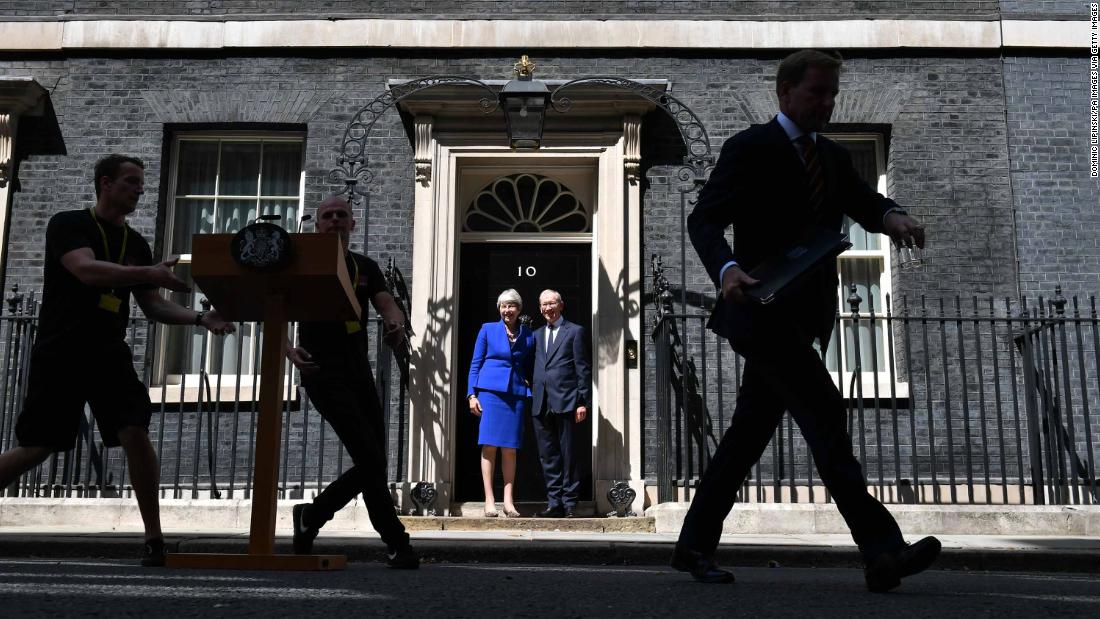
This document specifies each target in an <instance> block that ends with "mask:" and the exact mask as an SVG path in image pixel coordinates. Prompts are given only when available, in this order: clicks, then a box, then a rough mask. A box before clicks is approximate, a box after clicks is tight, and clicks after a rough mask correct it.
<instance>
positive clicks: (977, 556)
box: [0, 526, 1100, 574]
mask: <svg viewBox="0 0 1100 619" xmlns="http://www.w3.org/2000/svg"><path fill="white" fill-rule="evenodd" d="M412 536H413V544H414V546H415V547H416V548H417V550H418V551H419V552H420V553H421V554H422V556H423V557H424V559H425V561H426V562H428V563H461V564H477V563H528V564H540V565H620V566H623V565H637V566H664V565H666V564H667V561H668V558H669V556H670V555H671V552H672V546H673V544H674V543H675V541H676V539H675V536H673V535H667V534H658V533H579V532H568V531H532V530H524V531H447V530H433V531H413V532H412ZM938 537H939V538H940V539H941V541H942V542H943V543H944V552H943V555H942V557H941V559H940V561H939V563H938V564H937V567H939V568H941V569H950V570H1010V571H1011V570H1029V571H1046V572H1080V573H1092V574H1100V538H1097V537H1041V536H981V535H941V536H938ZM140 539H141V532H140V530H139V529H127V530H103V531H97V530H92V529H89V528H87V527H74V526H64V527H34V526H8V527H0V557H39V558H75V557H85V558H86V557H103V558H119V559H132V558H133V557H135V556H136V554H137V552H138V551H139V549H140ZM167 539H168V541H169V543H170V544H171V545H172V546H173V547H174V548H175V549H176V550H178V551H180V552H245V551H246V547H247V533H246V532H242V531H239V530H222V531H209V530H204V531H201V532H199V531H184V530H176V531H169V532H168V535H167ZM276 549H277V552H290V539H289V536H287V535H280V536H279V537H278V538H277V540H276ZM315 550H316V551H317V552H319V553H344V554H347V555H348V558H349V559H350V560H351V561H353V562H377V561H381V560H382V554H383V553H382V551H383V546H382V544H381V542H380V541H379V540H378V537H377V535H376V534H374V533H364V532H361V531H341V530H337V529H328V528H326V529H324V530H323V531H322V532H321V535H320V537H318V539H317V542H316V544H315ZM717 558H718V560H719V562H720V563H722V564H724V565H730V566H743V567H766V566H769V565H780V566H783V567H816V568H822V567H858V566H859V565H860V562H859V556H858V554H857V553H856V549H855V546H854V544H853V543H852V540H851V538H850V537H849V536H847V535H836V534H788V535H744V534H741V535H726V536H723V538H722V545H721V547H720V548H719V551H718V553H717Z"/></svg>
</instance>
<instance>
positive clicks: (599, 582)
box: [0, 559, 1100, 619]
mask: <svg viewBox="0 0 1100 619" xmlns="http://www.w3.org/2000/svg"><path fill="white" fill-rule="evenodd" d="M735 572H736V575H737V583H735V584H733V585H701V584H698V583H695V582H693V581H691V580H690V579H689V578H687V577H685V575H683V574H680V573H677V572H672V571H670V570H668V569H666V568H659V567H638V566H625V567H624V566H560V565H532V564H509V565H501V564H434V565H426V566H424V567H423V568H422V569H420V570H418V571H416V572H399V571H395V570H388V569H386V568H384V567H382V566H381V565H378V564H372V563H353V564H351V565H350V566H349V568H348V569H347V570H345V571H341V572H323V573H319V572H312V573H286V572H282V573H279V572H218V571H210V570H201V571H200V570H168V569H142V568H139V567H135V566H133V564H132V563H131V562H122V561H118V560H110V559H95V560H88V559H61V560H41V559H0V599H3V607H2V609H0V614H3V615H5V616H11V617H20V618H21V619H24V618H31V617H68V616H104V617H111V618H112V619H115V618H118V617H148V616H172V617H226V616H231V617H234V618H240V617H285V616H296V617H303V616H306V617H354V616H368V617H413V616H416V617H477V618H479V619H484V618H491V619H500V618H507V617H534V618H540V617H554V618H555V619H568V618H571V617H598V616H605V617H609V616H627V617H663V618H667V617H720V616H736V617H750V616H751V617H760V616H765V617H800V618H804V617H861V616H885V617H968V618H969V617H997V618H998V619H1004V618H1008V617H1048V616H1057V617H1090V618H1091V617H1097V616H1100V578H1097V577H1096V576H1086V575H1077V574H1034V573H1017V572H952V571H930V572H925V573H923V574H919V575H917V576H914V577H912V578H909V579H906V580H905V582H904V583H903V584H902V586H901V587H900V588H899V589H897V590H896V591H894V592H892V593H887V594H872V593H868V592H867V591H866V589H865V588H864V585H863V578H862V574H861V572H860V571H858V570H855V569H846V568H816V569H805V568H790V567H783V568H765V567H755V568H738V569H736V570H735Z"/></svg>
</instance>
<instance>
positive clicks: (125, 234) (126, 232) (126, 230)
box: [88, 207, 130, 264]
mask: <svg viewBox="0 0 1100 619" xmlns="http://www.w3.org/2000/svg"><path fill="white" fill-rule="evenodd" d="M88 214H89V215H91V216H92V221H94V222H95V227H97V228H99V236H101V237H103V254H104V255H105V256H107V262H110V261H111V246H110V245H108V244H107V231H106V230H104V229H103V225H102V224H100V223H99V218H98V217H96V216H95V209H93V208H91V207H89V208H88ZM129 238H130V227H129V226H127V225H126V224H122V250H121V251H119V252H118V263H119V264H122V259H123V258H124V257H125V256H126V240H127V239H129Z"/></svg>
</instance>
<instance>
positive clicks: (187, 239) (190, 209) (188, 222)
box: [170, 198, 214, 254]
mask: <svg viewBox="0 0 1100 619" xmlns="http://www.w3.org/2000/svg"><path fill="white" fill-rule="evenodd" d="M175 218H176V219H175V222H174V223H173V224H172V247H171V249H170V251H171V252H172V253H174V254H189V253H191V235H193V234H209V233H211V232H213V231H214V201H213V200H198V199H183V198H177V199H176V214H175Z"/></svg>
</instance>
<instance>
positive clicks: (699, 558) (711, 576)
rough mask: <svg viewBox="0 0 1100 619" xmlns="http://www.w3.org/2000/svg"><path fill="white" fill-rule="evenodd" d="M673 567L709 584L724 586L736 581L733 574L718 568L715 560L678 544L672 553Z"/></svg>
mask: <svg viewBox="0 0 1100 619" xmlns="http://www.w3.org/2000/svg"><path fill="white" fill-rule="evenodd" d="M671 565H672V567H673V568H674V569H677V570H680V571H681V572H689V573H690V574H691V577H692V578H694V579H695V580H697V581H699V582H705V583H707V584H722V583H730V582H733V581H734V578H733V572H730V571H728V570H724V569H722V568H720V567H718V564H717V563H715V562H714V559H711V558H710V557H708V556H706V555H704V554H703V553H701V552H695V551H694V550H690V549H688V548H685V547H684V546H681V545H680V544H676V549H675V550H673V551H672V561H671Z"/></svg>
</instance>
